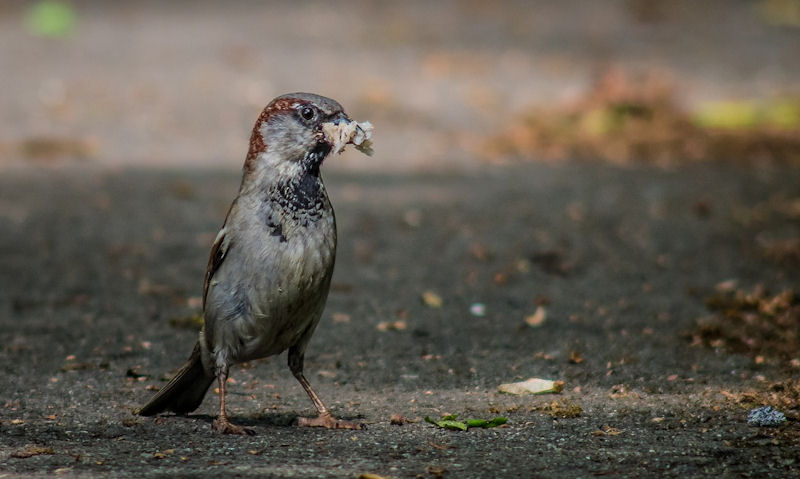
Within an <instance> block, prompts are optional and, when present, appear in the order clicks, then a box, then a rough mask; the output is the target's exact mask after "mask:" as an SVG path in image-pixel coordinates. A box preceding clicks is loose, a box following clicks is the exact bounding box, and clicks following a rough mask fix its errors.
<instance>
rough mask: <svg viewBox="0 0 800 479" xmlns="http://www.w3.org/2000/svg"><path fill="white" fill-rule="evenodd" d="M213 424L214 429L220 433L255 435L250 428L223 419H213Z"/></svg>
mask: <svg viewBox="0 0 800 479" xmlns="http://www.w3.org/2000/svg"><path fill="white" fill-rule="evenodd" d="M212 425H213V426H214V430H215V431H217V432H219V433H222V434H236V435H239V436H253V435H255V433H256V432H255V431H253V430H252V429H250V428H246V427H242V426H237V425H236V424H232V423H231V422H230V421H228V420H225V419H214V422H213V423H212Z"/></svg>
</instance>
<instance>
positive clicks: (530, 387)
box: [497, 378, 564, 395]
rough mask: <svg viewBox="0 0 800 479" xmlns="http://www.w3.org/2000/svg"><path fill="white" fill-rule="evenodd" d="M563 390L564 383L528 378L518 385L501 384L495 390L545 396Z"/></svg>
mask: <svg viewBox="0 0 800 479" xmlns="http://www.w3.org/2000/svg"><path fill="white" fill-rule="evenodd" d="M563 389H564V381H552V380H550V379H540V378H530V379H527V380H525V381H522V382H518V383H507V384H501V385H499V386H498V387H497V390H498V391H500V392H501V393H506V394H516V395H522V394H547V393H555V394H557V393H560V392H561V391H562V390H563Z"/></svg>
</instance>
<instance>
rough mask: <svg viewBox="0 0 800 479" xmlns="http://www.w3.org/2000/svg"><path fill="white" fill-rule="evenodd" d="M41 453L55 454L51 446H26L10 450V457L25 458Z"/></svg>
mask: <svg viewBox="0 0 800 479" xmlns="http://www.w3.org/2000/svg"><path fill="white" fill-rule="evenodd" d="M42 454H55V451H54V450H53V448H52V447H45V446H28V447H26V448H25V449H20V450H19V451H15V452H12V453H11V457H16V458H17V459H27V458H29V457H33V456H39V455H42Z"/></svg>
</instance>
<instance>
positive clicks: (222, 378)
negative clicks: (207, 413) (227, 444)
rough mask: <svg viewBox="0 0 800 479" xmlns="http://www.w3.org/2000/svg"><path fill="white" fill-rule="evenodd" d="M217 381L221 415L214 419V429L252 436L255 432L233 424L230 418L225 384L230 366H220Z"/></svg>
mask: <svg viewBox="0 0 800 479" xmlns="http://www.w3.org/2000/svg"><path fill="white" fill-rule="evenodd" d="M217 381H218V383H219V416H217V418H216V419H214V422H213V426H214V430H215V431H217V432H221V433H223V434H240V435H245V434H246V435H249V436H252V435H253V434H255V432H254V431H253V430H252V429H248V428H246V427H242V426H237V425H236V424H232V423H231V422H230V420H229V419H228V411H227V409H226V408H225V393H226V389H225V386H226V384H227V383H228V366H227V365H226V366H225V367H223V368H220V371H219V372H218V373H217Z"/></svg>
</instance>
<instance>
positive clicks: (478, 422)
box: [425, 414, 508, 431]
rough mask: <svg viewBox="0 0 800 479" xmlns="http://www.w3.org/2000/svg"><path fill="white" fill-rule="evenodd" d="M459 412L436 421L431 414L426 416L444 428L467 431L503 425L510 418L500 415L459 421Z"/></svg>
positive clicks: (430, 421) (428, 419) (426, 419)
mask: <svg viewBox="0 0 800 479" xmlns="http://www.w3.org/2000/svg"><path fill="white" fill-rule="evenodd" d="M457 418H458V414H451V415H448V416H444V417H443V418H442V419H440V420H438V421H436V420H433V419H431V418H430V417H429V416H425V422H429V423H431V424H433V425H435V426H438V427H441V428H443V429H452V430H457V431H466V430H467V429H469V428H471V427H483V428H487V427H497V426H502V425H503V424H505V423H506V422H508V419H506V418H504V417H502V416H498V417H495V418H492V419H489V420H487V419H467V420H465V421H457V420H456V419H457Z"/></svg>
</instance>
